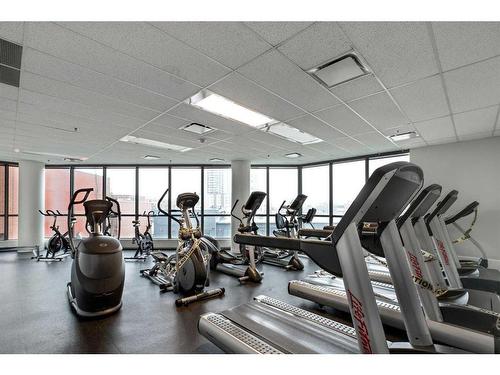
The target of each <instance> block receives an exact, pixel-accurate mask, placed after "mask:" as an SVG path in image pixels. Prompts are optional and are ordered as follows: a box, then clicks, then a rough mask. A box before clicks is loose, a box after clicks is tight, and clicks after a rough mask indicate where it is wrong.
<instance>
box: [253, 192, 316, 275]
mask: <svg viewBox="0 0 500 375" xmlns="http://www.w3.org/2000/svg"><path fill="white" fill-rule="evenodd" d="M306 199H307V195H304V194H299V195H297V197H295V199H294V200H293V202H292V203H291V204H290V205H288V206H285V203H286V201H283V203H281V206H280V208H279V209H278V212H277V213H276V216H275V217H276V230H275V231H273V234H274V235H275V236H276V237H286V238H298V230H299V213H300V210H301V209H302V206H303V205H304V202H305V201H306ZM283 211H284V212H283ZM314 213H315V212H311V214H312V217H311V218H310V219H308V220H309V221H312V219H313V217H314ZM262 261H263V262H264V263H266V264H270V265H272V266H277V267H283V268H285V269H286V270H293V271H301V270H303V269H304V263H302V261H301V260H300V258H299V257H298V254H297V251H296V250H294V251H290V250H276V249H268V250H266V251H264V257H263V259H262Z"/></svg>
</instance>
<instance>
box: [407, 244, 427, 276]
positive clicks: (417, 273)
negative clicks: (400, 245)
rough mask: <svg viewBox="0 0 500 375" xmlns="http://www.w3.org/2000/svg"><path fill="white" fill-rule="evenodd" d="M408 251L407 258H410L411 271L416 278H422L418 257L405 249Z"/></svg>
mask: <svg viewBox="0 0 500 375" xmlns="http://www.w3.org/2000/svg"><path fill="white" fill-rule="evenodd" d="M407 253H408V259H409V260H410V264H411V267H412V268H413V272H414V274H415V276H416V277H418V278H420V279H421V278H423V276H422V269H421V268H420V263H418V259H417V257H416V256H415V255H413V254H412V253H410V252H409V251H407Z"/></svg>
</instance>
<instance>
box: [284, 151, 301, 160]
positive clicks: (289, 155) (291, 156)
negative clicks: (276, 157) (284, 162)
mask: <svg viewBox="0 0 500 375" xmlns="http://www.w3.org/2000/svg"><path fill="white" fill-rule="evenodd" d="M301 156H302V154H299V153H298V152H291V153H289V154H286V155H285V157H287V158H290V159H296V158H300V157H301Z"/></svg>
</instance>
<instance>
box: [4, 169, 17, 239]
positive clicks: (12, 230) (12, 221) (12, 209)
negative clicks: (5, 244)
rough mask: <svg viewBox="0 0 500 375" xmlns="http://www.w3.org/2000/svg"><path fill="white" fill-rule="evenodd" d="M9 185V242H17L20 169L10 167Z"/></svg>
mask: <svg viewBox="0 0 500 375" xmlns="http://www.w3.org/2000/svg"><path fill="white" fill-rule="evenodd" d="M8 174H9V180H8V181H9V183H8V185H9V186H8V187H7V189H8V196H9V198H8V204H9V209H8V218H7V220H8V221H7V224H8V233H7V238H8V239H9V240H17V237H18V228H17V227H18V214H19V168H18V167H17V166H12V165H11V166H9V168H8Z"/></svg>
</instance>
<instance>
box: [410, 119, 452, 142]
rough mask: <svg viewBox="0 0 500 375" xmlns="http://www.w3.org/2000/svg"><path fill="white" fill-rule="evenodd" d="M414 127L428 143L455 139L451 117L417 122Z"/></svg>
mask: <svg viewBox="0 0 500 375" xmlns="http://www.w3.org/2000/svg"><path fill="white" fill-rule="evenodd" d="M414 125H415V128H416V129H417V132H418V134H420V136H422V137H423V138H424V139H425V141H427V142H428V143H430V142H432V141H436V140H441V139H445V138H452V137H455V131H454V129H453V123H452V121H451V117H450V116H447V117H441V118H437V119H433V120H428V121H422V122H417V123H415V124H414ZM455 141H456V138H455Z"/></svg>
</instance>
